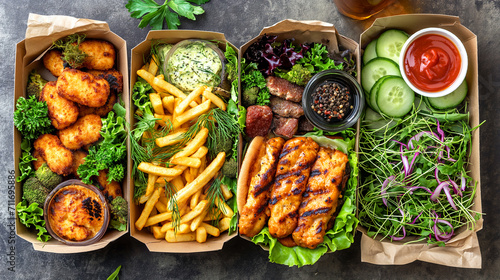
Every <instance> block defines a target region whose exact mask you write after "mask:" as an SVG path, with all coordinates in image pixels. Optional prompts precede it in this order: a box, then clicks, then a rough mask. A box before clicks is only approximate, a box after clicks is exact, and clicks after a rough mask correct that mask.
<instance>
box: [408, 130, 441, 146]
mask: <svg viewBox="0 0 500 280" xmlns="http://www.w3.org/2000/svg"><path fill="white" fill-rule="evenodd" d="M424 134H427V135H430V136H434V137H436V138H437V139H440V138H439V135H437V134H436V133H435V132H432V131H422V132H419V133H417V134H415V135H414V136H413V137H412V138H410V140H408V147H409V148H411V149H413V148H414V147H413V143H412V140H415V141H418V140H420V138H421V137H422V135H424Z"/></svg>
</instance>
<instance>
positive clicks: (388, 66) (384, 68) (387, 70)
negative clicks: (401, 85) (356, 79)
mask: <svg viewBox="0 0 500 280" xmlns="http://www.w3.org/2000/svg"><path fill="white" fill-rule="evenodd" d="M383 76H400V77H401V73H400V72H399V66H398V65H397V64H396V63H394V62H393V61H392V60H390V59H387V58H383V57H377V58H374V59H372V60H370V62H368V63H367V64H366V65H365V66H364V67H363V69H362V70H361V85H362V86H363V89H364V90H365V91H366V92H370V90H371V89H372V86H373V85H374V84H375V82H377V80H378V79H380V78H382V77H383Z"/></svg>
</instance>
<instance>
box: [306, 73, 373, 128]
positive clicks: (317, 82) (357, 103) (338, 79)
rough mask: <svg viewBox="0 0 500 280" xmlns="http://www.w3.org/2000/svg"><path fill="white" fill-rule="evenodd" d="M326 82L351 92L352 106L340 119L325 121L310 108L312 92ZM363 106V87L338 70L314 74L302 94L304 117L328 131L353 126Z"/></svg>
mask: <svg viewBox="0 0 500 280" xmlns="http://www.w3.org/2000/svg"><path fill="white" fill-rule="evenodd" d="M328 82H335V83H338V84H340V85H342V86H344V87H347V88H348V89H349V92H350V94H351V97H352V98H351V101H350V102H351V105H352V106H353V108H352V109H351V110H350V112H349V113H348V114H347V115H346V116H345V117H344V118H343V119H342V120H335V121H327V120H325V119H324V118H323V117H322V116H320V115H319V114H318V113H316V112H315V111H314V110H313V109H312V108H311V104H312V102H313V97H312V94H313V93H314V92H315V91H316V89H317V88H318V87H320V86H321V85H323V84H325V83H328ZM364 107H365V96H364V93H363V89H362V88H361V86H360V85H359V83H358V82H357V81H356V80H355V79H354V78H353V77H352V76H351V75H349V74H348V73H346V72H344V71H340V70H334V69H332V70H325V71H322V72H319V73H317V74H316V75H314V76H313V77H312V78H311V80H310V81H309V82H308V83H307V85H306V87H305V89H304V94H303V96H302V108H304V114H305V116H306V118H307V119H308V120H309V121H310V122H311V123H312V124H313V125H314V126H315V127H317V128H319V129H321V130H325V131H330V132H337V131H342V130H344V129H346V128H349V127H351V126H353V125H354V124H355V123H356V122H357V121H358V119H359V117H360V116H361V113H362V112H363V109H364Z"/></svg>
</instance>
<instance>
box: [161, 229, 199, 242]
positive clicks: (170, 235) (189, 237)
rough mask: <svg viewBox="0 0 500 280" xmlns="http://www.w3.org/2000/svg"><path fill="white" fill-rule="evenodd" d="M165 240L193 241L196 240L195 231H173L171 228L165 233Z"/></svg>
mask: <svg viewBox="0 0 500 280" xmlns="http://www.w3.org/2000/svg"><path fill="white" fill-rule="evenodd" d="M165 240H167V242H189V241H195V240H196V233H194V232H190V233H177V234H176V233H175V232H174V231H173V230H169V231H167V234H166V235H165Z"/></svg>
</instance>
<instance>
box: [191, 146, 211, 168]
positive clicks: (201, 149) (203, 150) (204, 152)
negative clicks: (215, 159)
mask: <svg viewBox="0 0 500 280" xmlns="http://www.w3.org/2000/svg"><path fill="white" fill-rule="evenodd" d="M207 153H208V148H207V147H205V146H201V147H199V148H198V150H196V152H195V153H194V154H192V155H191V157H194V158H199V159H200V160H201V161H202V164H203V161H205V162H206V158H205V156H206V155H207ZM200 166H201V165H200Z"/></svg>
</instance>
